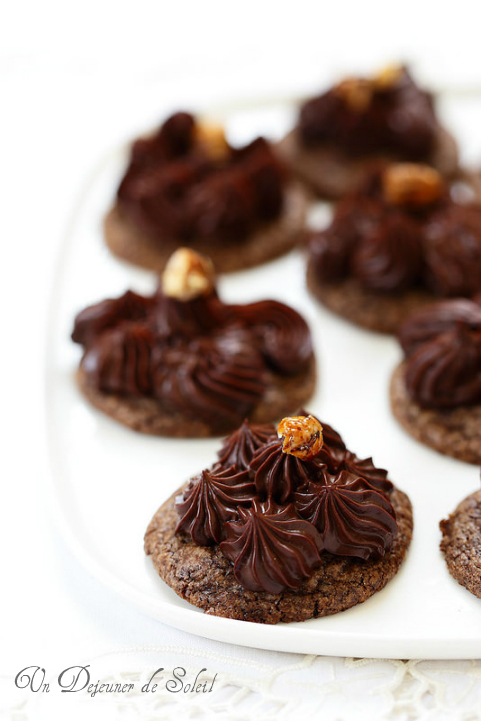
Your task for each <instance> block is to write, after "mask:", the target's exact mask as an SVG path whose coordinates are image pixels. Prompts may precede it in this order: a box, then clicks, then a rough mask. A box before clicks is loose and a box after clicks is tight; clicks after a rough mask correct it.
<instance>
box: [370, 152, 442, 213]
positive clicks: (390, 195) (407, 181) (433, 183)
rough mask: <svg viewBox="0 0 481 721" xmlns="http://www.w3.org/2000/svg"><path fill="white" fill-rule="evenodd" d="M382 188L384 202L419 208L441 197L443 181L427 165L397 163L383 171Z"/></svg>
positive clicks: (435, 171)
mask: <svg viewBox="0 0 481 721" xmlns="http://www.w3.org/2000/svg"><path fill="white" fill-rule="evenodd" d="M382 188H383V195H384V198H385V200H386V201H387V202H388V203H391V204H392V205H407V206H412V207H421V206H423V205H429V203H433V202H434V201H435V200H438V199H439V198H440V197H441V196H442V194H443V192H444V181H443V178H442V177H441V175H440V174H439V173H438V172H437V170H434V168H430V167H429V165H417V164H415V163H399V164H396V165H391V166H390V167H389V168H387V169H386V170H385V171H384V174H383V178H382Z"/></svg>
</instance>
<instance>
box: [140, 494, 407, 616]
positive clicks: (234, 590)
mask: <svg viewBox="0 0 481 721" xmlns="http://www.w3.org/2000/svg"><path fill="white" fill-rule="evenodd" d="M182 490H183V489H182V488H181V489H179V491H177V492H176V493H175V494H174V495H173V496H172V497H171V498H170V499H169V500H168V501H166V503H164V505H163V506H161V507H160V508H159V510H158V511H157V513H156V514H155V516H154V517H153V519H152V521H151V522H150V525H149V527H148V529H147V532H146V534H145V552H146V554H147V555H150V556H151V557H152V561H153V564H154V566H155V568H156V570H157V572H158V574H159V575H160V577H161V578H162V579H163V580H164V581H165V582H166V583H167V584H168V585H169V586H170V587H171V588H172V589H173V590H174V591H175V592H176V593H177V594H178V595H179V596H181V598H184V599H185V600H187V601H189V603H192V604H193V605H194V606H198V607H199V608H202V609H203V610H204V611H205V612H206V613H208V614H211V615H214V616H225V617H227V618H234V619H239V620H242V621H254V622H256V623H269V624H274V623H279V622H281V621H282V622H295V621H306V620H307V619H309V618H315V617H319V616H328V615H331V614H334V613H338V612H339V611H345V610H346V609H348V608H351V606H355V605H356V604H358V603H362V602H363V601H365V600H366V599H368V598H369V597H370V596H372V595H373V594H374V593H376V591H380V590H381V589H382V588H384V586H385V585H386V584H387V583H388V581H390V580H391V578H393V576H395V574H396V573H397V571H398V570H399V567H400V566H401V563H402V562H403V560H404V557H405V555H406V551H407V549H408V547H409V544H410V541H411V535H412V529H413V517H412V507H411V503H410V501H409V499H408V497H407V496H406V495H405V494H404V493H402V492H401V491H399V490H397V489H395V490H394V491H393V492H392V494H391V495H390V501H391V503H392V506H393V508H394V510H395V512H396V520H397V524H398V529H399V530H398V535H397V537H396V539H395V540H394V544H393V546H392V548H391V550H390V551H389V552H387V553H386V555H385V556H384V557H383V558H381V559H380V560H368V561H363V560H360V559H355V558H352V557H351V558H348V557H346V556H334V555H332V554H330V553H327V552H324V553H322V554H321V565H320V567H319V568H317V569H316V570H315V571H314V573H313V575H312V576H311V577H310V578H309V579H308V580H306V581H304V582H303V583H302V585H301V586H300V587H299V588H298V589H296V590H285V591H282V592H280V593H267V592H254V591H249V590H247V589H246V588H244V587H243V586H242V585H241V584H239V583H238V581H237V580H236V579H235V577H234V573H233V566H232V563H231V562H230V561H229V560H228V559H227V558H226V557H225V556H224V555H223V554H222V553H221V552H220V550H219V547H218V546H197V545H196V544H195V543H193V542H192V541H191V540H190V538H189V537H188V536H187V535H185V534H184V533H175V529H176V525H177V522H178V515H177V513H176V510H175V506H174V499H175V496H177V495H178V494H179V493H182Z"/></svg>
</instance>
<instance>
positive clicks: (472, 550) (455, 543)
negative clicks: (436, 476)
mask: <svg viewBox="0 0 481 721" xmlns="http://www.w3.org/2000/svg"><path fill="white" fill-rule="evenodd" d="M440 527H441V532H442V534H443V537H442V540H441V551H442V552H443V553H444V557H445V559H446V564H447V566H448V569H449V573H450V574H451V576H453V578H455V579H456V581H457V582H458V583H460V584H461V586H464V587H465V588H467V589H468V591H470V592H471V593H473V594H474V595H475V596H477V597H478V598H481V491H476V493H472V494H471V495H470V496H468V497H467V498H465V499H464V500H463V501H461V503H460V504H459V506H458V507H457V508H456V510H455V511H454V512H453V513H451V515H450V516H449V518H448V519H446V520H445V521H441V523H440Z"/></svg>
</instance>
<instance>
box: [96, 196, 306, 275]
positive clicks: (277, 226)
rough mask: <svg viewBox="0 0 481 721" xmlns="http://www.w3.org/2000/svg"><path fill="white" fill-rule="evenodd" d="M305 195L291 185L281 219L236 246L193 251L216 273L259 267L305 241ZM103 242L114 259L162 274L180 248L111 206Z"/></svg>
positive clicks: (200, 246) (201, 244) (202, 244)
mask: <svg viewBox="0 0 481 721" xmlns="http://www.w3.org/2000/svg"><path fill="white" fill-rule="evenodd" d="M307 204H308V203H307V196H306V193H305V191H304V190H303V189H302V188H301V187H300V186H299V185H298V184H295V183H292V184H291V185H290V186H288V187H287V188H286V191H285V200H284V208H283V211H282V215H281V216H280V217H279V218H278V219H277V220H274V221H272V222H270V223H263V224H262V225H259V226H258V227H257V228H256V229H255V230H254V231H253V232H252V233H250V234H249V235H248V236H247V237H246V238H244V239H242V240H240V241H236V242H232V243H229V242H224V243H220V242H213V241H210V242H209V241H208V240H204V241H201V240H199V241H197V242H195V243H193V246H194V247H195V250H196V251H198V252H199V253H204V254H205V255H208V256H209V257H210V258H211V260H212V262H213V263H214V266H215V269H216V271H217V272H218V273H230V272H233V271H237V270H244V269H246V268H252V267H253V266H256V265H260V264H261V263H265V262H267V261H269V260H274V258H277V257H279V256H281V255H284V254H285V253H288V252H289V251H290V250H292V249H293V248H294V247H295V246H297V245H299V244H303V243H304V242H305V240H306V233H305V228H304V222H305V218H306V212H307ZM104 233H105V240H106V243H107V245H108V247H109V248H110V250H111V251H112V253H113V254H114V255H116V256H117V257H118V258H122V260H126V261H128V262H129V263H133V264H134V265H138V266H141V267H142V268H147V269H148V270H153V271H155V272H156V273H159V274H160V273H162V271H163V270H164V268H165V266H166V264H167V261H168V260H169V257H170V256H171V255H172V253H173V252H174V251H175V250H177V248H179V247H180V246H182V245H184V243H182V242H181V241H179V240H176V239H173V238H169V237H165V238H162V240H159V238H156V237H154V236H152V235H149V234H148V233H147V232H145V231H143V230H142V229H141V228H139V227H138V226H137V225H135V224H134V223H132V221H131V220H129V218H128V217H126V215H125V214H124V213H123V212H122V210H121V208H120V207H119V205H118V204H117V205H115V206H114V207H113V208H112V209H111V210H110V211H109V212H108V213H107V215H106V217H105V220H104Z"/></svg>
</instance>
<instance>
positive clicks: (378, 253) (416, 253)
mask: <svg viewBox="0 0 481 721" xmlns="http://www.w3.org/2000/svg"><path fill="white" fill-rule="evenodd" d="M307 283H308V287H309V289H310V290H311V292H312V293H313V295H315V296H316V298H318V299H319V300H320V301H321V302H322V303H323V304H324V305H326V306H327V307H328V308H329V309H331V310H332V311H334V312H335V313H338V314H339V315H341V316H342V317H344V318H347V319H348V320H351V321H352V322H354V323H356V324H358V325H361V326H363V327H366V328H369V329H371V330H376V331H381V332H385V333H392V332H395V331H396V330H397V328H398V326H399V325H400V323H401V322H402V321H404V319H405V318H406V317H407V316H408V315H410V314H411V313H412V312H414V311H416V310H419V309H420V308H422V307H423V306H425V305H427V304H429V303H433V302H435V301H436V300H437V299H439V298H442V297H465V298H469V297H471V296H473V295H474V294H475V293H478V292H480V291H481V205H480V204H477V203H474V202H469V203H461V202H458V201H457V200H455V199H454V197H453V195H452V193H451V187H450V186H448V185H447V184H446V183H445V181H444V180H443V178H442V177H441V176H440V175H439V173H437V172H436V171H435V170H434V169H433V168H430V167H428V166H426V165H419V164H414V163H399V164H395V165H391V166H388V167H386V168H379V169H377V170H375V171H373V172H372V174H371V175H370V176H369V178H368V180H367V181H366V184H365V185H364V186H363V187H362V188H359V189H358V191H357V192H354V193H352V194H351V195H349V196H346V197H345V198H344V199H343V200H342V201H341V202H340V203H339V204H338V206H337V207H336V209H335V212H334V216H333V219H332V221H331V223H330V225H329V226H328V227H327V228H325V229H324V230H322V231H320V232H318V233H315V234H314V235H313V236H312V238H311V242H310V246H309V260H308V268H307Z"/></svg>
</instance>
